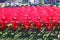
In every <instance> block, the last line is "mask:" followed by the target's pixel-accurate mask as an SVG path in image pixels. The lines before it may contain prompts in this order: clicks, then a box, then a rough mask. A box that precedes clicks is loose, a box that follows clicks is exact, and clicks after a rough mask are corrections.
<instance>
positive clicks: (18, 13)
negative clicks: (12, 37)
mask: <svg viewBox="0 0 60 40" xmlns="http://www.w3.org/2000/svg"><path fill="white" fill-rule="evenodd" d="M59 21H60V8H58V7H55V6H52V7H50V6H42V7H40V6H36V7H35V6H22V7H14V8H12V7H8V8H0V23H1V25H2V30H4V29H5V28H6V27H5V24H9V23H12V28H13V30H16V29H17V28H18V24H21V23H22V24H23V26H24V29H31V28H32V23H34V26H35V27H36V28H37V29H38V30H40V29H41V27H42V24H45V26H46V29H48V30H53V28H54V25H55V24H58V26H60V23H59Z"/></svg>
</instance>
